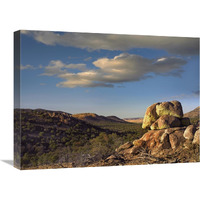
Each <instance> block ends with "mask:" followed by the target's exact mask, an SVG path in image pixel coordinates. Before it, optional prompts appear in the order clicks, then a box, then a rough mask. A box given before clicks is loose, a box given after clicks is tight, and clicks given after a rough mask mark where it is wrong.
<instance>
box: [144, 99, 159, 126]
mask: <svg viewBox="0 0 200 200" xmlns="http://www.w3.org/2000/svg"><path fill="white" fill-rule="evenodd" d="M158 104H159V103H155V104H153V105H151V106H149V107H148V108H147V110H146V113H145V116H144V119H143V124H142V128H144V129H145V128H149V127H150V126H151V124H152V123H153V122H155V121H156V120H157V118H158V116H157V114H156V105H158Z"/></svg>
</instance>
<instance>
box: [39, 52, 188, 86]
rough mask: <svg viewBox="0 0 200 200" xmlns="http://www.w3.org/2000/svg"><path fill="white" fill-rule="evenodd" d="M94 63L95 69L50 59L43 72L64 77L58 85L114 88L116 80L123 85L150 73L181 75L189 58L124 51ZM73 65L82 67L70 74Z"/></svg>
mask: <svg viewBox="0 0 200 200" xmlns="http://www.w3.org/2000/svg"><path fill="white" fill-rule="evenodd" d="M93 64H94V66H96V69H87V68H86V66H85V64H69V65H66V64H64V63H62V62H61V61H51V62H50V65H48V66H46V67H45V72H44V73H43V74H42V75H47V76H54V75H56V76H57V77H59V78H62V79H64V81H63V82H60V83H58V84H57V86H58V87H69V88H74V87H114V83H120V84H121V83H124V82H132V81H139V80H142V79H146V78H149V77H151V76H150V75H149V74H150V73H151V74H159V75H164V76H167V75H173V76H178V75H180V73H181V72H182V68H181V66H182V65H184V64H186V61H185V60H183V59H181V58H175V57H166V58H165V59H162V58H159V59H157V60H154V59H147V58H144V57H142V56H139V55H135V54H127V53H126V54H125V53H123V54H120V55H118V56H115V57H114V58H112V59H109V58H100V59H98V60H96V61H94V62H93ZM72 66H73V67H72ZM80 66H81V67H80ZM72 68H79V71H78V72H76V73H75V72H73V73H71V72H69V71H67V70H66V69H72ZM80 70H82V71H80Z"/></svg>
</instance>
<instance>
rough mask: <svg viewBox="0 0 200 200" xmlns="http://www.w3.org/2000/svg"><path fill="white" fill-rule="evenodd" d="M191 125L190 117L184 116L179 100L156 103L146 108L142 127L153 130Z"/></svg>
mask: <svg viewBox="0 0 200 200" xmlns="http://www.w3.org/2000/svg"><path fill="white" fill-rule="evenodd" d="M187 125H190V120H189V118H183V109H182V106H181V103H180V102H179V101H171V102H162V103H155V104H153V105H151V106H149V107H148V108H147V110H146V113H145V116H144V120H143V124H142V128H144V129H146V128H150V129H151V130H156V129H166V128H173V127H180V126H187Z"/></svg>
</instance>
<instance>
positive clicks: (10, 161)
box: [1, 160, 13, 166]
mask: <svg viewBox="0 0 200 200" xmlns="http://www.w3.org/2000/svg"><path fill="white" fill-rule="evenodd" d="M1 161H2V162H5V163H7V164H9V165H12V166H13V160H1Z"/></svg>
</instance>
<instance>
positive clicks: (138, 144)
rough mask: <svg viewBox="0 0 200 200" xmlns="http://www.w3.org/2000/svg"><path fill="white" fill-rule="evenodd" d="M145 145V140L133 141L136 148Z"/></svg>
mask: <svg viewBox="0 0 200 200" xmlns="http://www.w3.org/2000/svg"><path fill="white" fill-rule="evenodd" d="M144 144H145V142H144V141H143V140H134V141H133V145H134V146H141V147H142V146H143V145H144Z"/></svg>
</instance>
